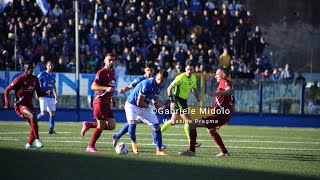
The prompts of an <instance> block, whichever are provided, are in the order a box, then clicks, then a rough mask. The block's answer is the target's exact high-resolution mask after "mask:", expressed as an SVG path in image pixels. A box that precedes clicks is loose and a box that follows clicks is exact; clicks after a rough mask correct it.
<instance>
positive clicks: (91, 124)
mask: <svg viewBox="0 0 320 180" xmlns="http://www.w3.org/2000/svg"><path fill="white" fill-rule="evenodd" d="M97 126H98V123H97V122H89V128H96V127H97Z"/></svg>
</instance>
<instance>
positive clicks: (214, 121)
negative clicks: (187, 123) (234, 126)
mask: <svg viewBox="0 0 320 180" xmlns="http://www.w3.org/2000/svg"><path fill="white" fill-rule="evenodd" d="M230 118H231V115H230V114H214V115H212V116H205V117H203V118H202V120H203V121H204V123H205V125H206V127H207V128H208V129H213V128H214V129H220V127H221V126H222V125H224V124H226V123H227V122H229V121H230Z"/></svg>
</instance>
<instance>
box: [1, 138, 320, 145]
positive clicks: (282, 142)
mask: <svg viewBox="0 0 320 180" xmlns="http://www.w3.org/2000/svg"><path fill="white" fill-rule="evenodd" d="M0 138H1V137H0ZM7 138H10V137H7ZM42 139H43V140H46V139H48V140H49V139H50V140H51V139H68V140H70V139H73V140H78V139H80V140H81V139H82V140H84V139H85V140H90V139H91V137H44V138H42ZM99 139H103V140H110V139H111V138H106V137H100V138H99ZM121 139H124V140H130V139H129V138H128V137H122V138H121ZM138 139H139V141H151V140H152V138H151V137H150V139H148V138H138ZM163 141H181V142H186V141H187V139H186V138H183V139H172V138H170V139H169V138H163ZM197 141H199V142H212V140H201V139H198V140H197ZM223 142H232V143H275V144H320V142H314V141H312V142H301V141H250V140H223Z"/></svg>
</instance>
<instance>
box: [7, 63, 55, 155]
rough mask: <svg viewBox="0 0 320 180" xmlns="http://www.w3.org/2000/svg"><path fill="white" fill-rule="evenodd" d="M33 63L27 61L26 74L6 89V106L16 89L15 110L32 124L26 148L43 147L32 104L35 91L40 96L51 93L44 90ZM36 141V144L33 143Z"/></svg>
mask: <svg viewBox="0 0 320 180" xmlns="http://www.w3.org/2000/svg"><path fill="white" fill-rule="evenodd" d="M33 68H34V67H33V64H32V62H27V63H25V65H24V74H22V75H20V76H19V77H17V78H15V79H14V80H13V81H12V83H11V84H10V85H9V86H8V87H7V88H6V89H5V90H4V102H5V105H4V108H5V109H8V108H9V92H10V91H11V90H14V91H15V103H14V110H15V111H16V113H17V114H18V115H19V116H20V117H22V118H25V119H26V120H27V121H28V123H29V124H30V126H31V129H30V135H29V139H28V143H27V144H26V146H25V147H26V149H35V148H41V147H43V144H42V142H41V140H40V138H39V126H38V119H37V114H36V111H35V110H34V108H33V105H32V97H33V95H34V91H36V92H37V95H38V96H45V95H50V91H46V92H42V91H41V89H40V84H39V80H38V78H37V76H33V75H32V73H33ZM34 140H36V141H35V145H34V146H33V145H32V143H33V141H34Z"/></svg>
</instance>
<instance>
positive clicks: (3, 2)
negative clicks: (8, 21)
mask: <svg viewBox="0 0 320 180" xmlns="http://www.w3.org/2000/svg"><path fill="white" fill-rule="evenodd" d="M12 1H13V0H0V14H2V13H3V11H4V9H5V8H6V7H7V6H8V5H9V2H12Z"/></svg>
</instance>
